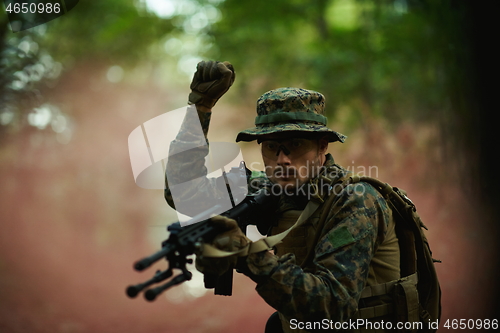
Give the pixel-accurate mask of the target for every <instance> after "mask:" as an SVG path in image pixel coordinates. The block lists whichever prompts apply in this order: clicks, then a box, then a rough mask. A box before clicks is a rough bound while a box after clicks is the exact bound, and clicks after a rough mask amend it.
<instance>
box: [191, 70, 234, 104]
mask: <svg viewBox="0 0 500 333" xmlns="http://www.w3.org/2000/svg"><path fill="white" fill-rule="evenodd" d="M234 78H235V74H234V68H233V65H231V64H230V63H229V62H227V61H224V62H219V61H200V62H199V63H198V66H196V73H194V76H193V80H192V81H191V86H190V88H191V93H190V94H189V102H190V103H191V104H196V105H203V106H204V107H207V108H209V109H211V108H212V107H213V106H214V105H215V103H217V101H218V100H219V98H221V97H222V95H224V94H225V93H226V91H228V90H229V88H230V87H231V86H232V85H233V82H234Z"/></svg>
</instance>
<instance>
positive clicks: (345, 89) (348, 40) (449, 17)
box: [209, 0, 463, 123]
mask: <svg viewBox="0 0 500 333" xmlns="http://www.w3.org/2000/svg"><path fill="white" fill-rule="evenodd" d="M219 9H220V11H221V13H222V19H221V20H220V22H219V23H217V24H215V25H214V26H213V28H212V29H211V30H210V31H209V34H211V35H213V36H214V37H215V43H216V45H217V47H218V48H217V52H212V53H211V54H210V56H211V57H213V58H220V59H221V60H229V61H231V62H233V63H234V64H235V67H236V69H237V73H238V78H239V79H240V80H239V82H238V83H239V86H240V88H241V89H242V91H245V90H247V89H249V87H250V86H252V85H255V83H256V82H259V83H260V86H259V88H258V89H259V92H258V93H263V92H264V91H266V90H269V89H273V88H276V87H278V86H290V85H297V86H301V87H304V88H309V89H316V90H319V91H321V92H323V93H324V94H325V95H326V97H327V106H328V110H329V112H330V116H333V114H334V112H335V110H338V109H339V108H344V109H347V110H349V112H348V113H349V116H350V117H351V118H353V119H351V120H352V122H356V123H359V121H362V120H363V118H364V117H370V116H371V115H380V116H383V117H386V118H387V119H388V120H389V121H392V122H395V123H396V122H399V121H401V120H402V119H407V118H410V119H416V120H423V119H426V118H427V117H429V116H432V115H433V114H434V113H435V112H436V110H439V109H443V108H446V107H447V103H448V97H447V96H448V95H447V94H448V93H449V91H448V87H449V83H450V81H452V80H453V78H454V74H453V73H454V71H456V70H457V69H458V67H459V63H457V62H456V61H454V60H453V59H454V58H456V55H455V54H454V53H453V51H452V49H453V48H454V47H455V49H454V50H455V51H458V50H456V47H457V46H460V36H461V35H460V30H459V27H460V19H461V16H462V14H463V10H461V8H454V7H452V6H451V5H450V3H449V2H448V1H423V0H422V1H417V0H406V1H405V0H396V1H392V0H391V1H389V0H380V1H366V0H321V1H309V0H294V1H290V0H275V1H262V0H257V1H241V0H226V1H224V2H223V3H221V4H220V6H219ZM453 45H455V46H453ZM237 81H238V80H237Z"/></svg>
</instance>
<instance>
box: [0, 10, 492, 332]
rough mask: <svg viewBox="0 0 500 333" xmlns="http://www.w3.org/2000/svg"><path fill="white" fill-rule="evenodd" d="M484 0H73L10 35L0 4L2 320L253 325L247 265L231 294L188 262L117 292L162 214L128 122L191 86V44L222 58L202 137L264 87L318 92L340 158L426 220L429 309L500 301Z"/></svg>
mask: <svg viewBox="0 0 500 333" xmlns="http://www.w3.org/2000/svg"><path fill="white" fill-rule="evenodd" d="M480 3H481V4H478V3H476V2H475V5H472V2H469V1H460V0H455V1H452V0H443V1H432V0H377V1H368V0H317V1H312V0H286V1H285V0H273V1H261V0H254V1H246V0H163V1H162V0H156V1H154V0H142V1H141V0H102V1H85V0H82V1H80V2H79V4H78V5H77V6H76V7H75V8H74V9H72V10H71V11H70V12H69V13H67V14H65V15H64V16H62V17H60V18H57V19H55V20H53V21H50V22H48V23H46V24H43V25H41V26H38V27H34V28H32V29H29V30H26V31H22V32H19V33H13V32H12V31H11V30H10V27H9V23H8V20H7V17H6V15H5V12H3V11H4V9H5V7H3V6H0V8H1V9H0V10H1V11H2V13H0V184H1V185H0V186H1V187H0V188H1V191H0V198H1V199H0V212H1V213H0V214H1V215H0V219H1V220H0V227H1V229H0V297H1V302H0V331H1V332H9V333H11V332H51V333H53V332H104V333H107V332H120V333H123V332H236V331H237V332H262V331H263V328H264V325H265V322H266V320H267V317H268V316H269V315H270V314H271V313H272V312H273V310H272V309H271V308H270V307H269V306H268V305H267V304H266V303H265V302H264V301H263V300H261V299H260V298H259V296H258V295H257V294H256V292H255V291H254V290H253V287H254V286H253V283H252V282H251V281H250V280H249V279H247V278H246V277H244V276H237V277H236V278H235V288H234V296H232V297H220V296H214V295H212V293H211V292H205V291H204V289H203V288H201V287H200V281H199V279H200V276H199V275H195V281H191V282H189V283H186V284H185V285H183V286H181V287H177V288H175V289H172V290H169V291H168V292H167V293H166V294H165V296H162V297H160V298H159V299H157V300H156V301H155V302H153V303H149V302H146V301H145V300H143V299H142V297H140V298H139V299H135V300H130V299H128V298H127V297H126V295H125V288H126V286H127V285H129V284H133V283H137V282H141V281H143V280H145V279H146V278H149V276H150V274H152V272H153V269H150V270H149V271H148V272H147V273H137V272H135V271H133V269H132V263H133V262H134V261H135V260H137V259H139V258H141V257H143V256H144V255H146V254H149V253H150V252H152V251H155V250H157V249H159V246H160V241H161V240H162V239H164V238H165V237H166V236H167V234H166V231H165V227H164V226H165V225H166V224H168V223H170V222H172V221H173V219H174V218H175V214H174V213H173V211H172V210H171V209H170V208H169V207H168V206H167V205H166V203H165V202H164V199H163V194H162V191H161V190H160V191H157V190H145V189H141V188H139V187H138V186H136V185H135V183H134V179H133V175H132V172H131V167H130V160H129V156H128V147H127V138H128V135H129V134H130V132H131V131H132V130H133V129H134V128H136V127H137V126H140V125H141V124H142V123H143V122H145V121H147V120H149V119H151V118H153V117H155V116H158V115H160V114H163V113H165V112H167V111H170V110H174V109H177V108H179V107H181V106H184V105H185V104H186V101H187V95H188V93H189V82H190V79H191V77H192V74H193V73H194V71H195V68H196V63H197V62H198V61H199V60H202V59H217V60H228V61H230V62H232V63H233V64H234V67H235V69H236V82H235V85H234V86H233V88H232V89H231V90H230V91H229V92H228V93H227V95H226V96H225V97H224V98H223V99H222V100H221V101H219V103H218V105H217V107H216V109H215V110H214V114H213V117H212V119H213V121H212V125H211V132H210V136H209V137H210V138H211V140H213V141H229V142H233V140H234V138H235V135H236V133H237V132H238V131H239V130H241V129H244V128H247V127H251V126H252V125H253V120H254V117H255V101H256V99H257V98H258V97H259V96H260V95H261V94H262V93H264V92H265V91H267V90H270V89H274V88H277V87H281V86H298V87H303V88H308V89H315V90H318V91H320V92H322V93H324V94H325V96H326V98H327V112H328V118H329V126H330V127H331V128H333V129H335V130H337V131H339V132H341V133H343V134H346V135H348V136H349V138H348V140H347V141H346V142H345V143H344V144H333V145H332V146H331V148H330V151H331V152H332V154H333V155H334V157H335V158H336V160H337V162H339V163H340V164H343V165H344V166H346V167H350V168H351V170H352V169H354V171H363V170H367V169H364V168H367V167H369V166H372V167H373V166H375V167H376V168H375V169H373V168H372V169H371V170H372V171H373V170H376V174H374V173H372V174H371V175H372V176H378V177H379V178H381V179H382V180H384V181H386V182H389V183H390V184H391V185H396V186H398V187H401V188H403V189H405V190H407V191H408V193H409V196H410V198H412V200H413V201H414V202H415V203H416V205H417V207H418V210H419V212H420V215H421V216H422V217H423V220H424V222H425V223H426V224H427V226H428V227H429V231H428V237H429V239H430V242H431V247H432V250H433V252H434V256H435V257H436V258H438V259H441V260H442V261H443V262H442V263H441V264H438V266H437V269H438V274H439V277H440V279H441V284H442V290H443V318H442V319H443V321H444V320H446V319H462V318H464V319H480V318H490V319H493V318H495V316H498V312H497V310H496V309H497V306H496V303H497V302H496V301H497V296H498V293H497V291H498V290H497V281H498V268H497V267H498V255H497V254H496V250H498V241H497V238H498V227H497V225H496V224H497V220H498V219H497V218H496V211H495V208H496V206H497V205H498V202H499V195H498V194H497V193H496V190H497V189H498V188H499V185H500V184H499V180H498V175H497V172H496V170H495V166H496V158H495V157H494V156H495V155H494V154H495V152H496V151H498V149H497V147H496V141H497V140H496V138H495V134H496V133H497V132H498V131H497V125H496V124H495V121H494V119H495V118H494V116H492V112H493V111H494V109H493V105H494V104H493V102H496V101H495V100H493V99H494V98H495V97H496V95H497V92H496V91H493V89H494V88H497V87H498V84H496V86H495V85H493V84H491V82H492V80H493V79H495V71H494V70H496V67H497V65H496V62H497V61H498V53H495V51H494V50H493V49H494V48H493V46H492V44H493V43H492V39H490V37H491V36H492V35H493V32H494V30H493V22H495V19H494V18H493V15H494V14H493V13H494V12H495V11H494V10H493V6H491V5H490V4H489V3H482V2H480ZM491 38H492V37H491ZM496 52H497V51H496ZM240 147H241V149H242V152H243V155H244V157H245V160H246V161H247V164H251V163H253V162H259V161H260V160H259V151H258V146H257V145H256V144H255V143H248V144H247V143H244V144H241V145H240ZM157 266H158V268H161V269H163V268H165V267H164V266H165V263H162V264H158V265H157ZM155 269H156V268H155ZM497 318H498V317H497Z"/></svg>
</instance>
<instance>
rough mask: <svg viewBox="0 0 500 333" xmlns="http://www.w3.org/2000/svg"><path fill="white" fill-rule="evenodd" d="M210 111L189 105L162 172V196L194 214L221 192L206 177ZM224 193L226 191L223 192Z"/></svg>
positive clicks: (177, 206) (176, 206) (173, 205)
mask: <svg viewBox="0 0 500 333" xmlns="http://www.w3.org/2000/svg"><path fill="white" fill-rule="evenodd" d="M210 117H211V113H203V112H199V111H197V110H196V108H195V107H194V106H191V107H188V110H187V112H186V116H185V118H184V120H183V122H182V125H181V128H180V130H179V133H178V134H177V136H176V138H175V140H174V141H172V142H171V144H170V150H169V157H168V161H167V166H166V173H165V191H164V196H165V200H166V201H167V203H168V204H169V205H170V206H171V207H172V208H174V209H176V210H178V211H179V212H180V213H183V214H186V215H190V216H193V215H196V214H198V213H200V212H203V211H205V210H207V209H208V208H210V206H211V205H212V202H213V200H208V199H214V198H219V197H221V196H222V195H223V194H224V193H223V191H221V189H219V188H217V184H216V182H215V179H209V178H207V177H206V176H207V168H206V167H205V157H206V156H207V155H208V139H207V134H208V128H209V124H210ZM226 195H227V194H226Z"/></svg>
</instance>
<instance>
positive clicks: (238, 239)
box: [196, 215, 251, 276]
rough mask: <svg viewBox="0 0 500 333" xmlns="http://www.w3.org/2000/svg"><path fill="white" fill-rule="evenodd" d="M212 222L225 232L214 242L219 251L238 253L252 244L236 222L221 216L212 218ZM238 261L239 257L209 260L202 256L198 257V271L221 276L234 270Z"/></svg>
mask: <svg viewBox="0 0 500 333" xmlns="http://www.w3.org/2000/svg"><path fill="white" fill-rule="evenodd" d="M211 220H212V222H213V223H214V224H215V225H218V226H220V227H221V229H222V230H225V231H224V232H223V233H221V234H220V235H218V236H217V237H216V238H215V239H214V241H213V242H212V245H213V246H214V247H216V248H218V249H219V250H222V251H228V252H232V251H238V250H240V249H242V248H244V247H245V246H247V244H248V243H250V242H251V241H250V239H249V238H247V236H245V234H244V233H243V232H242V231H241V229H240V227H239V226H238V224H237V223H236V221H235V220H233V219H230V218H227V217H224V216H220V215H217V216H214V217H212V219H211ZM237 260H238V256H237V255H232V256H228V257H222V258H209V257H204V256H203V255H202V254H200V255H197V256H196V269H198V270H199V271H200V272H202V273H204V274H212V275H217V276H220V275H222V274H223V273H224V272H226V271H227V270H229V269H230V268H233V267H234V266H235V265H236V262H237Z"/></svg>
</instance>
